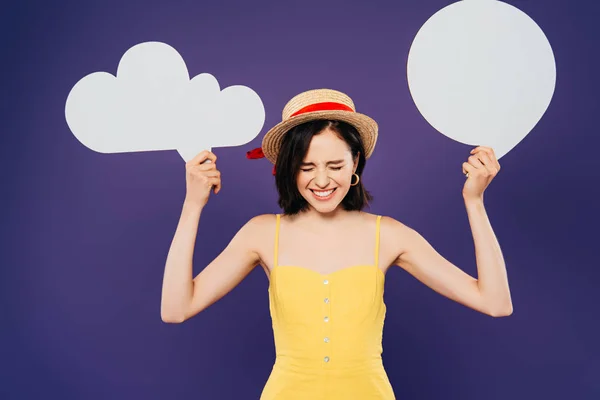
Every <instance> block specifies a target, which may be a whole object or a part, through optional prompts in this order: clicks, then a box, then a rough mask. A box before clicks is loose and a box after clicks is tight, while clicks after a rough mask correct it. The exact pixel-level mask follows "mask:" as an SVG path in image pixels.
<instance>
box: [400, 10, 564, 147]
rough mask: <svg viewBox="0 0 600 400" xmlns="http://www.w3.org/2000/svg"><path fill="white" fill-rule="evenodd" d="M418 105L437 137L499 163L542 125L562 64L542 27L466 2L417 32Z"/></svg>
mask: <svg viewBox="0 0 600 400" xmlns="http://www.w3.org/2000/svg"><path fill="white" fill-rule="evenodd" d="M407 76H408V84H409V88H410V92H411V95H412V97H413V100H414V102H415V104H416V106H417V108H418V109H419V111H420V112H421V114H422V115H423V117H424V118H425V119H426V120H427V122H429V123H430V124H431V125H432V126H433V127H434V128H435V129H436V130H438V131H439V132H440V133H442V134H444V135H445V136H447V137H449V138H451V139H454V140H456V141H458V142H461V143H464V144H469V145H483V146H489V147H492V148H493V149H494V152H495V153H496V156H497V157H498V158H500V157H502V156H504V155H505V154H506V153H508V152H509V151H510V150H511V149H512V148H513V147H515V146H516V145H517V144H518V143H519V142H520V141H521V140H522V139H523V138H524V137H525V136H527V134H528V133H529V132H530V131H531V130H532V129H533V127H534V126H535V125H536V124H537V123H538V121H539V120H540V119H541V118H542V116H543V115H544V113H545V112H546V109H547V108H548V106H549V104H550V101H551V99H552V95H553V93H554V88H555V85H556V64H555V60H554V54H553V53H552V48H551V46H550V43H549V42H548V39H547V38H546V36H545V35H544V33H543V32H542V30H541V29H540V27H539V26H538V25H537V24H536V23H535V22H534V21H533V20H532V19H531V18H530V17H529V16H527V15H526V14H525V13H523V12H522V11H520V10H519V9H517V8H515V7H513V6H511V5H509V4H506V3H503V2H501V1H497V0H462V1H458V2H456V3H453V4H451V5H449V6H447V7H445V8H443V9H441V10H440V11H438V12H437V13H435V14H434V15H433V16H432V17H431V18H430V19H429V20H427V22H425V24H424V25H423V26H422V27H421V29H420V30H419V32H418V33H417V35H416V37H415V39H414V41H413V44H412V46H411V48H410V52H409V56H408V64H407Z"/></svg>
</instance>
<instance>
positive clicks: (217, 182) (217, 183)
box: [208, 177, 221, 194]
mask: <svg viewBox="0 0 600 400" xmlns="http://www.w3.org/2000/svg"><path fill="white" fill-rule="evenodd" d="M208 182H209V183H210V185H211V186H212V188H213V191H214V192H215V194H216V193H217V192H218V191H219V190H221V178H219V177H209V178H208Z"/></svg>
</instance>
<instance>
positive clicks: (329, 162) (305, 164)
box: [300, 160, 346, 167]
mask: <svg viewBox="0 0 600 400" xmlns="http://www.w3.org/2000/svg"><path fill="white" fill-rule="evenodd" d="M344 161H346V160H333V161H327V162H326V163H325V165H330V164H339V163H343V162H344ZM300 165H301V166H303V167H305V166H308V165H313V166H314V165H315V163H312V162H303V163H302V164H300Z"/></svg>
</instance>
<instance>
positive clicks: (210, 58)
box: [0, 0, 600, 400]
mask: <svg viewBox="0 0 600 400" xmlns="http://www.w3.org/2000/svg"><path fill="white" fill-rule="evenodd" d="M350 3H351V4H350ZM450 3H451V2H450V1H438V0H426V1H425V0H410V1H397V0H395V1H373V2H367V1H361V2H357V1H354V2H348V1H311V0H304V1H302V2H283V1H273V2H265V1H239V2H236V3H234V2H231V1H216V0H214V1H178V2H167V1H165V0H162V1H129V2H121V1H119V2H117V1H102V2H82V1H70V2H61V3H60V4H59V3H56V2H41V1H38V2H27V1H23V2H16V1H15V2H10V3H5V4H3V11H2V13H1V14H0V19H1V20H0V22H1V23H0V29H1V33H2V43H3V46H2V47H3V50H4V54H3V57H2V60H3V62H2V64H1V67H0V68H2V81H3V82H2V96H1V99H2V103H1V118H0V124H2V125H1V133H2V135H1V138H2V143H1V146H0V152H1V157H0V159H1V160H2V177H3V185H2V189H3V191H2V192H3V193H2V205H3V209H4V210H5V211H6V212H5V213H4V216H3V218H2V223H1V225H0V226H1V229H2V231H1V234H2V241H1V246H2V248H1V249H0V250H1V251H0V263H1V264H0V265H1V273H2V275H1V277H0V278H1V279H0V282H1V283H0V285H1V288H0V289H1V290H0V299H1V301H2V311H3V315H2V322H1V325H0V339H1V341H0V346H1V347H0V351H1V356H0V360H1V370H0V398H2V399H38V398H60V399H133V398H136V399H167V398H168V399H257V398H258V397H259V395H260V392H261V390H262V388H263V385H264V383H265V381H266V379H267V377H268V374H269V372H270V369H271V366H272V363H273V361H274V354H275V353H274V347H273V336H272V331H271V325H270V324H271V321H270V317H269V311H268V297H267V284H268V282H267V278H266V276H265V274H264V272H263V271H262V269H261V268H257V269H255V270H254V271H253V272H252V273H251V274H250V275H249V276H248V277H247V278H246V279H245V280H244V281H243V282H242V283H241V284H240V285H239V286H238V287H237V288H235V289H234V290H233V291H232V292H231V293H230V294H229V295H227V296H225V297H224V298H223V299H222V300H221V301H219V302H217V303H216V304H215V305H213V306H212V307H210V308H209V309H207V310H206V311H205V312H203V313H201V314H200V315H198V316H196V317H195V318H193V319H191V320H189V321H187V322H185V323H184V324H180V325H170V324H164V323H163V322H161V320H160V312H159V309H160V295H161V284H162V274H163V268H164V262H165V257H166V254H167V251H168V248H169V246H170V243H171V239H172V236H173V234H174V231H175V228H176V225H177V221H178V218H179V214H180V211H181V205H182V201H183V198H184V194H185V175H184V163H183V161H182V159H181V157H180V156H179V155H178V154H177V152H176V151H165V152H146V153H134V154H114V155H104V154H99V153H95V152H93V151H91V150H89V149H87V148H86V147H84V146H83V145H82V144H81V143H79V142H78V141H77V139H76V138H75V137H74V136H73V135H72V134H71V132H70V131H69V129H68V126H67V124H66V122H65V118H64V105H65V100H66V97H67V94H68V93H69V90H70V89H71V88H72V86H73V85H74V84H75V83H76V82H77V81H78V80H79V79H80V78H82V77H83V76H85V75H87V74H89V73H91V72H95V71H108V72H111V73H115V72H116V67H117V64H118V62H119V60H120V57H121V55H122V54H123V53H124V52H125V51H126V50H127V49H128V48H130V47H131V46H133V45H135V44H137V43H140V42H144V41H151V40H158V41H163V42H166V43H168V44H170V45H172V46H173V47H175V48H176V49H177V50H178V51H179V52H180V53H181V54H182V56H183V57H184V59H185V61H186V63H187V65H188V69H189V71H190V74H191V75H192V76H194V75H197V74H199V73H202V72H209V73H211V74H213V75H214V76H215V77H216V78H217V79H218V80H219V83H220V84H221V87H227V86H230V85H234V84H243V85H247V86H249V87H251V88H253V89H254V90H255V91H256V92H257V93H258V94H259V95H260V96H261V97H262V100H263V102H264V104H265V108H266V111H267V119H266V123H265V127H264V129H263V131H262V132H261V134H260V135H259V137H258V138H256V139H255V140H254V141H253V142H252V143H250V144H249V145H247V146H242V147H239V148H217V149H214V151H215V153H216V154H217V156H218V157H219V161H218V163H219V164H218V165H219V169H220V170H221V171H222V174H223V190H222V192H221V193H220V194H219V195H217V196H214V195H213V196H211V199H210V201H209V204H208V206H207V208H206V209H205V211H204V214H203V215H202V219H201V221H200V229H199V233H198V242H197V243H198V244H197V247H196V254H195V266H194V273H195V274H196V273H198V272H199V271H200V270H201V269H202V268H203V267H204V266H205V265H206V264H207V263H208V262H210V261H211V260H212V259H213V258H214V257H216V256H217V254H219V252H220V251H221V250H222V249H223V248H224V247H225V246H226V245H227V243H228V241H229V240H230V239H231V238H232V236H233V234H234V233H235V232H236V231H237V229H239V228H240V227H241V226H242V225H243V224H244V223H245V222H246V221H247V220H248V219H249V218H251V217H252V216H254V215H256V214H259V213H274V212H279V209H278V208H277V204H276V193H275V189H274V182H273V177H272V175H271V165H270V164H269V163H268V161H267V160H258V161H257V160H246V158H245V152H246V151H247V150H248V149H251V148H254V147H257V146H259V144H260V140H261V138H262V135H263V134H264V132H266V129H267V128H268V127H270V126H272V125H273V124H275V123H276V122H278V121H279V119H280V113H281V109H282V107H283V105H284V104H285V102H286V101H287V100H289V98H291V97H292V96H293V95H295V94H297V93H299V92H301V91H304V90H307V89H313V88H319V87H327V88H333V89H338V90H342V91H344V92H346V93H348V94H349V95H350V96H351V97H353V99H354V100H355V102H356V105H357V108H358V110H359V111H361V112H364V113H367V114H369V115H371V116H372V117H373V118H375V119H376V120H377V121H378V122H379V124H380V138H379V141H378V145H377V148H376V151H375V153H374V156H373V157H372V158H371V159H370V160H369V162H368V163H367V167H366V170H365V173H364V176H363V180H364V182H365V184H366V186H367V188H368V189H369V190H371V191H372V193H373V194H374V196H375V201H374V203H373V205H372V207H371V209H370V211H371V212H373V213H377V214H384V215H389V216H392V217H394V218H397V219H399V220H400V221H403V222H404V223H406V224H408V225H410V226H412V227H414V228H415V229H417V230H418V231H419V232H421V233H422V234H423V235H424V236H425V237H426V238H427V239H428V240H429V241H430V242H431V243H432V245H434V247H435V248H436V249H438V251H439V252H440V253H441V254H442V255H444V256H445V257H447V258H448V259H449V260H451V261H452V262H453V263H455V264H456V265H458V266H459V267H461V268H462V269H464V270H465V271H466V272H467V273H469V274H471V275H474V276H476V273H477V271H476V265H475V256H474V249H473V241H472V237H471V232H470V228H469V224H468V220H467V215H466V212H465V209H464V205H463V201H462V197H461V189H462V185H463V182H464V177H463V175H462V172H461V163H462V162H463V161H466V158H467V157H468V153H469V150H470V149H471V148H472V146H466V145H463V144H460V143H457V142H454V141H451V140H450V139H447V138H446V137H444V136H442V135H441V134H439V133H437V132H436V131H435V130H434V129H433V128H431V127H430V126H429V125H428V124H427V123H426V121H425V120H424V119H423V118H422V117H421V116H420V114H419V112H418V111H417V109H416V107H415V105H414V104H413V102H412V100H411V97H410V94H409V91H408V87H407V82H406V77H405V76H406V59H407V54H408V50H409V47H410V44H411V42H412V39H413V38H414V36H415V34H416V32H417V31H418V29H419V28H420V26H421V25H422V24H423V23H424V22H425V21H426V20H427V19H428V18H429V17H430V16H431V15H432V14H433V13H435V12H436V11H437V10H439V9H441V8H442V7H444V6H446V5H448V4H450ZM509 3H511V4H513V5H515V6H517V7H519V8H520V9H522V10H523V11H524V12H526V13H527V14H528V15H530V16H531V17H532V18H533V19H534V20H535V21H536V22H537V23H538V24H539V25H540V27H541V28H542V29H543V30H544V32H545V33H546V35H547V37H548V39H549V40H550V42H551V44H552V47H553V50H554V53H555V57H556V61H557V77H558V78H557V86H556V91H555V95H554V98H553V100H552V103H551V104H550V107H549V109H548V111H547V113H546V114H545V116H544V117H543V118H542V120H541V121H540V123H539V124H538V125H537V126H536V127H535V129H534V130H533V131H532V132H531V134H530V135H529V136H527V137H526V138H525V139H524V140H523V141H522V142H521V143H520V144H519V145H518V146H517V147H516V148H515V149H514V150H512V151H511V152H510V153H509V154H508V155H506V156H505V157H503V158H502V159H501V160H500V163H501V165H502V171H501V173H500V174H499V175H498V176H497V178H496V179H495V180H494V182H493V183H492V184H491V186H490V187H489V188H488V190H487V191H486V197H485V203H486V206H487V211H488V214H489V217H490V220H491V222H492V225H493V227H494V230H495V232H496V235H497V237H498V239H499V241H500V244H501V246H502V249H503V252H504V256H505V260H506V263H507V268H508V275H509V281H510V287H511V292H512V298H513V303H514V314H513V315H512V316H510V317H509V318H497V319H494V318H491V317H489V316H485V315H483V314H479V313H478V312H476V311H473V310H470V309H468V308H466V307H464V306H462V305H460V304H458V303H455V302H452V301H450V300H448V299H446V298H444V297H442V296H440V295H438V294H437V293H435V292H434V291H432V290H430V289H428V288H427V287H426V286H424V285H422V284H421V283H419V282H418V281H417V280H415V279H414V278H412V276H410V275H409V274H407V273H405V272H404V271H403V270H402V269H400V268H392V269H391V270H390V271H389V272H388V274H387V281H386V292H385V300H386V303H387V305H388V315H387V319H386V325H385V330H384V354H383V358H384V364H385V366H386V369H387V371H388V375H389V377H390V380H391V383H392V385H393V387H394V390H395V392H396V396H397V397H398V398H399V399H463V400H467V399H490V400H491V399H565V398H567V397H570V398H574V399H597V398H600V355H599V354H600V353H599V350H600V349H599V346H598V338H599V337H600V322H599V321H600V319H599V318H598V305H599V304H600V291H599V290H598V282H599V281H600V265H599V263H598V253H597V248H598V246H597V240H598V238H599V235H598V223H599V222H600V221H599V219H600V218H599V212H598V204H600V202H599V199H598V192H599V191H598V182H599V177H600V172H599V167H600V157H599V147H600V139H599V138H598V130H597V118H598V111H599V108H598V106H599V101H598V90H599V89H600V85H599V84H600V78H599V74H598V71H599V70H600V68H599V67H600V63H599V54H598V49H599V48H600V33H599V32H598V30H597V29H598V28H597V27H596V24H597V21H598V16H599V15H600V7H599V6H598V3H597V2H595V1H577V2H575V1H568V0H563V1H558V0H547V1H512V2H509Z"/></svg>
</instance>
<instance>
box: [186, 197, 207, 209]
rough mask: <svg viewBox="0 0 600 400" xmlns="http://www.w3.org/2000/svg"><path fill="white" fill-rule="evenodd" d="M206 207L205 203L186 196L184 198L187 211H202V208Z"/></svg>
mask: <svg viewBox="0 0 600 400" xmlns="http://www.w3.org/2000/svg"><path fill="white" fill-rule="evenodd" d="M203 208H204V204H201V203H199V202H197V201H195V200H193V199H191V198H189V197H186V198H185V199H184V200H183V209H184V210H187V211H195V212H202V209H203Z"/></svg>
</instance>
